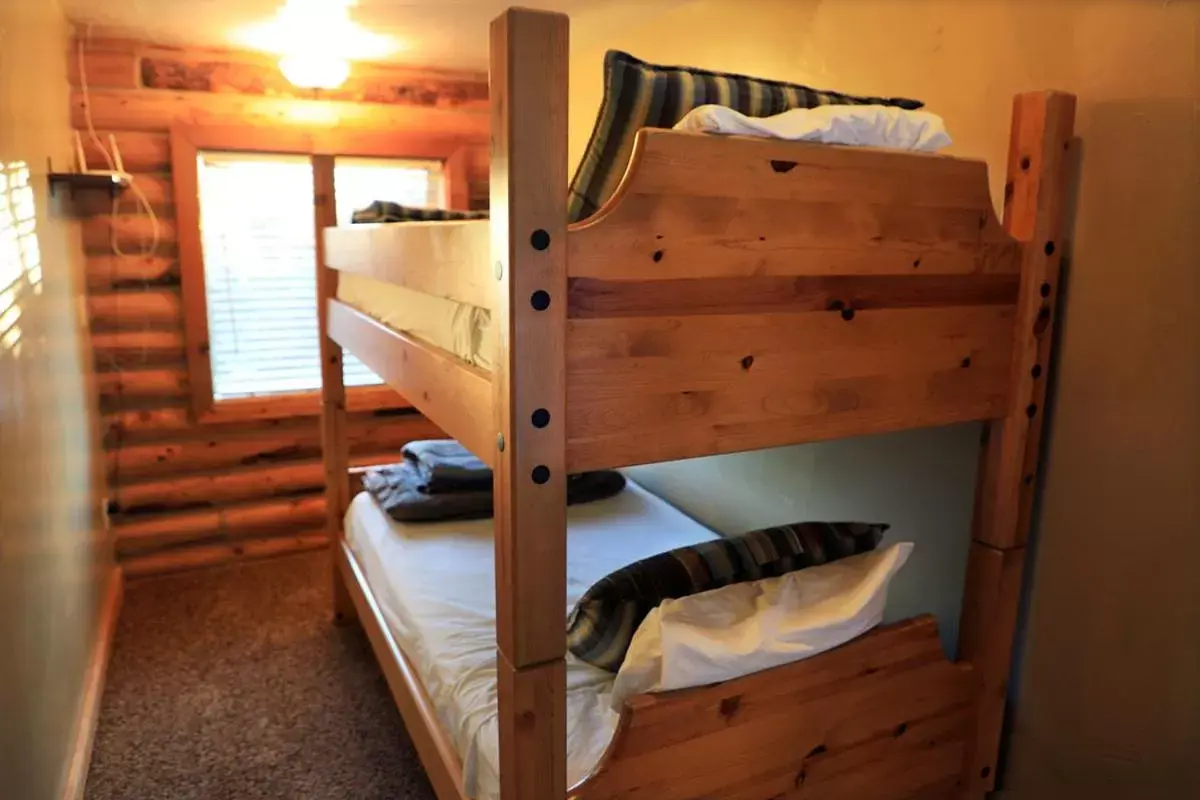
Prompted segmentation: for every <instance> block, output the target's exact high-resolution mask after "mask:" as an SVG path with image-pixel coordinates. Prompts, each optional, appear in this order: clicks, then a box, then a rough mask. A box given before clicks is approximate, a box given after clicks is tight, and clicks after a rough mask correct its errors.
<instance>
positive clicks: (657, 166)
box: [569, 129, 1019, 280]
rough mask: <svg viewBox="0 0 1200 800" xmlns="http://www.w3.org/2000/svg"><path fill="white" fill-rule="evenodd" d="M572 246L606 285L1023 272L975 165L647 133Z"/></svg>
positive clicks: (577, 269) (573, 270) (577, 262)
mask: <svg viewBox="0 0 1200 800" xmlns="http://www.w3.org/2000/svg"><path fill="white" fill-rule="evenodd" d="M779 165H787V168H786V169H783V170H781V169H779V168H778V167H779ZM569 244H570V264H571V267H570V274H571V277H590V278H602V279H607V280H656V279H670V278H707V277H714V278H715V277H738V276H749V275H868V274H875V275H879V274H885V275H886V274H893V275H912V274H920V275H925V274H932V275H940V274H965V273H981V272H982V273H987V272H998V273H1011V274H1016V273H1017V272H1018V270H1019V263H1018V255H1019V254H1018V249H1017V245H1016V242H1014V241H1013V240H1012V239H1010V238H1009V237H1008V236H1006V235H1005V233H1004V231H1003V230H1001V228H1000V226H999V224H998V222H997V221H996V217H995V213H994V211H993V209H992V203H991V198H990V197H989V195H988V182H987V166H986V164H984V163H983V162H982V161H972V160H966V159H956V158H949V157H942V156H930V155H926V154H916V153H902V152H895V151H885V150H878V149H872V148H853V147H836V146H830V145H819V144H808V143H800V142H780V141H773V140H767V139H750V138H741V137H708V136H701V135H696V134H687V133H680V132H675V131H664V130H653V129H646V130H643V131H641V132H639V133H638V137H637V142H636V144H635V147H634V153H633V156H632V158H631V161H630V167H629V170H628V172H627V173H626V175H625V178H624V180H623V181H622V183H621V185H620V186H618V188H617V190H616V192H615V193H614V195H613V197H612V198H611V199H610V200H609V202H608V203H607V204H606V205H605V207H604V208H603V209H601V211H600V212H598V213H597V214H596V215H595V216H593V217H592V218H590V219H588V220H586V221H584V222H583V223H580V224H578V225H573V226H572V228H571V233H570V243H569Z"/></svg>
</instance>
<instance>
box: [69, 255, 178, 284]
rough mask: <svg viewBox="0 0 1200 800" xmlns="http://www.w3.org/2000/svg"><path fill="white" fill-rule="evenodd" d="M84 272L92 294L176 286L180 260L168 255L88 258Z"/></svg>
mask: <svg viewBox="0 0 1200 800" xmlns="http://www.w3.org/2000/svg"><path fill="white" fill-rule="evenodd" d="M85 270H86V274H87V286H88V289H89V290H91V291H105V290H111V289H147V288H150V287H162V286H178V285H179V261H178V259H175V258H172V257H171V256H152V257H142V256H115V255H112V254H111V253H109V254H106V255H90V256H88V257H87V260H86V262H85Z"/></svg>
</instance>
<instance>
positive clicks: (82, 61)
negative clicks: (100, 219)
mask: <svg viewBox="0 0 1200 800" xmlns="http://www.w3.org/2000/svg"><path fill="white" fill-rule="evenodd" d="M91 36H92V26H91V25H88V26H87V29H86V33H85V35H84V37H83V38H80V37H78V36H77V37H75V44H76V46H77V48H78V59H79V86H80V88H81V89H82V90H83V121H84V125H85V126H86V128H87V134H88V139H90V140H91V142H92V144H93V145H95V147H96V149H97V150H99V151H100V154H101V155H102V156H104V161H105V163H107V164H108V168H109V169H110V170H112V171H114V172H116V171H117V165H116V162H115V161H114V160H113V155H112V154H111V153H109V151H108V148H107V147H105V146H104V143H103V142H102V141H100V137H99V136H98V135H97V134H96V127H95V125H94V124H93V123H92V98H91V94H90V93H89V92H88V82H87V61H86V56H85V54H84V46H83V42H84V38H86V39H90V38H91ZM114 147H115V144H114ZM79 166H80V168H81V169H82V168H83V166H84V165H82V164H80V165H79ZM124 174H126V175H128V177H129V189H130V190H131V191H132V192H133V196H134V199H135V200H136V201H137V203H138V206H139V207H140V209H141V210H142V211H144V212H145V214H146V216H148V217H149V218H150V238H149V241H146V240H145V239H144V238H143V241H142V247H141V252H140V253H138V254H134V253H126V252H125V251H124V250H122V249H121V245H120V242H119V241H118V237H117V219H118V217H119V216H120V212H121V196H120V195H119V194H117V195H114V196H113V202H112V212H111V213H112V225H110V226H109V244H110V245H111V247H112V251H113V253H114V254H116V255H117V256H121V257H125V256H130V255H140V256H142V257H143V258H153V257H154V256H155V255H156V254H157V253H158V245H159V240H160V237H161V231H160V227H159V224H158V215H157V214H155V213H154V207H153V206H151V205H150V200H149V199H148V198H147V197H146V193H145V192H143V191H142V189H141V187H140V186H138V185H137V181H136V180H135V179H134V177H133V176H132V175H129V174H128V173H124Z"/></svg>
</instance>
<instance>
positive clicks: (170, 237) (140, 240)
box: [80, 205, 176, 256]
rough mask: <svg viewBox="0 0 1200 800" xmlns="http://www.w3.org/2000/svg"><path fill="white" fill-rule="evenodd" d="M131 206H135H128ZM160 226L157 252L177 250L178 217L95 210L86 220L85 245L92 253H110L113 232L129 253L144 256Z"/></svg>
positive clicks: (82, 227)
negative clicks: (96, 211) (105, 212)
mask: <svg viewBox="0 0 1200 800" xmlns="http://www.w3.org/2000/svg"><path fill="white" fill-rule="evenodd" d="M126 208H127V209H129V208H131V206H128V205H127V206H126ZM156 224H157V227H158V248H157V252H156V253H155V255H171V254H173V253H175V251H176V236H175V218H174V217H173V216H171V215H165V216H160V217H158V218H157V220H152V219H151V218H150V217H149V216H147V215H145V214H139V213H135V212H130V211H127V212H126V213H120V214H117V215H116V216H115V217H114V216H113V215H112V214H94V215H92V216H90V217H87V218H85V219H84V220H83V222H82V225H81V226H80V227H81V230H82V233H83V248H84V250H85V251H86V252H88V253H101V254H108V253H111V252H112V250H113V243H112V242H113V233H114V232H115V233H116V240H117V246H118V247H120V248H121V251H122V252H124V253H127V254H134V255H137V256H142V254H143V251H144V250H145V249H147V248H149V247H150V245H151V243H152V242H153V237H154V230H155V225H156Z"/></svg>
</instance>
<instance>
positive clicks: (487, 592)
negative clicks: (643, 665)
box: [346, 481, 716, 800]
mask: <svg viewBox="0 0 1200 800" xmlns="http://www.w3.org/2000/svg"><path fill="white" fill-rule="evenodd" d="M567 513H568V530H567V606H566V607H565V608H564V609H563V636H564V637H565V636H566V615H567V611H568V610H569V608H570V607H571V606H573V605H574V604H575V602H576V601H577V600H578V599H579V597H580V596H581V595H582V594H583V593H584V592H585V591H586V590H587V589H588V587H589V586H591V585H592V584H593V583H594V582H595V581H596V580H598V579H600V578H602V577H604V576H605V575H607V574H608V573H610V572H612V571H613V570H615V569H617V568H619V567H622V566H624V565H626V564H628V563H630V562H632V561H636V560H638V559H641V558H645V557H647V556H651V555H654V554H656V553H661V552H662V551H664V550H670V549H672V548H675V547H681V546H684V545H688V544H693V543H695V542H699V541H704V540H708V539H714V538H716V534H715V533H713V532H712V531H710V530H709V529H708V528H705V527H704V526H703V525H701V524H700V523H698V522H696V521H695V520H693V519H691V518H689V517H687V516H686V515H685V514H683V512H681V511H679V510H677V509H676V508H674V507H673V506H671V505H670V504H668V503H667V502H666V501H664V500H661V499H659V498H658V497H655V496H654V495H653V494H651V493H650V492H648V491H646V490H645V489H642V488H641V487H640V486H638V485H637V484H635V483H633V482H632V481H630V482H629V483H628V485H627V486H626V489H625V490H624V491H623V492H621V493H620V494H618V495H616V496H615V497H611V498H609V499H607V500H601V501H599V502H595V503H589V504H586V505H578V506H572V507H571V508H569V509H568V512H567ZM346 537H347V541H348V543H349V546H350V549H351V551H352V552H353V553H354V555H355V558H356V559H357V560H358V563H359V565H360V567H361V568H362V571H363V575H364V577H365V579H366V582H367V584H368V585H369V586H370V589H371V593H372V594H373V595H374V597H375V599H376V601H377V602H378V604H379V607H380V609H381V610H382V613H383V616H384V618H385V621H386V623H387V626H388V629H389V630H390V631H391V633H392V635H393V636H394V637H395V639H396V642H397V644H399V646H400V648H401V649H402V650H403V651H404V653H405V655H406V656H407V657H408V658H409V660H410V661H412V663H413V667H414V668H415V670H416V672H417V674H418V675H419V676H420V678H421V682H422V683H423V684H424V686H425V688H426V690H427V691H428V692H429V696H430V697H431V698H432V700H433V704H434V706H435V707H436V709H437V713H438V718H439V720H440V721H441V723H442V726H443V728H444V729H445V730H446V732H447V733H448V734H449V735H450V738H451V740H452V741H453V742H454V745H455V747H456V748H457V749H458V753H459V755H460V757H461V758H462V762H463V778H464V787H465V789H466V791H467V794H468V795H470V796H474V797H477V798H480V800H487V799H490V798H494V797H498V796H499V762H500V756H499V744H498V739H497V721H496V650H495V648H496V611H495V594H494V576H495V573H494V571H493V568H494V556H493V543H492V521H491V520H476V521H470V522H443V523H422V524H413V525H407V524H402V523H398V522H395V521H394V520H392V519H391V518H390V517H388V516H387V515H386V514H385V513H384V512H383V510H382V509H381V508H380V507H379V506H378V504H376V503H375V501H374V500H373V499H372V498H371V497H370V495H368V494H366V493H365V492H364V493H361V494H359V495H358V496H357V497H355V498H354V500H353V502H351V504H350V508H349V510H348V511H347V513H346ZM612 683H613V675H612V674H611V673H608V672H605V671H603V670H600V669H598V668H596V667H593V666H591V665H590V664H586V663H584V662H582V661H579V660H577V659H575V658H574V657H573V656H571V655H570V654H568V655H567V778H568V780H569V782H570V783H571V784H572V785H574V784H575V783H576V782H578V781H579V780H582V779H583V778H585V777H586V776H587V775H588V774H589V773H590V772H591V770H592V768H593V767H595V765H596V764H597V763H598V762H599V760H600V757H601V756H602V755H603V753H604V750H605V748H606V747H607V745H608V743H609V741H610V740H611V739H612V735H613V733H614V731H615V730H616V725H617V720H618V716H617V714H616V713H615V712H614V711H612V709H611V708H610V700H611V694H612Z"/></svg>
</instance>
